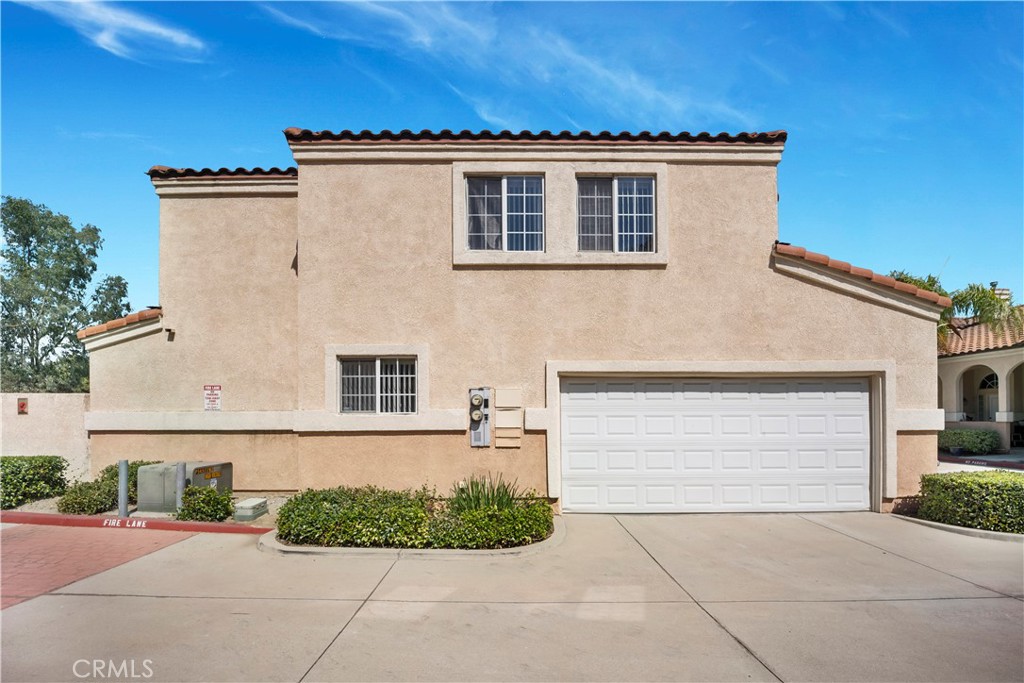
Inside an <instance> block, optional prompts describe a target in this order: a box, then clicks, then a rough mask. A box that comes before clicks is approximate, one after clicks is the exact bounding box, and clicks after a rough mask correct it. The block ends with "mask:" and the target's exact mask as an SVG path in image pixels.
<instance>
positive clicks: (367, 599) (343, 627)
mask: <svg viewBox="0 0 1024 683" xmlns="http://www.w3.org/2000/svg"><path fill="white" fill-rule="evenodd" d="M396 564H398V560H397V559H395V561H394V562H392V563H391V566H389V567H388V570H387V571H386V572H384V575H383V576H382V577H380V581H378V582H377V585H375V586H374V587H373V590H371V591H370V592H369V594H368V595H367V596H366V597H365V598H363V601H362V602H361V603H359V607H356V610H355V611H354V612H353V613H352V616H350V617H349V618H348V621H346V622H345V625H344V626H342V627H341V630H340V631H338V632H337V633H336V634H334V637H333V638H331V642H329V643H327V647H325V648H324V649H323V651H322V652H321V653H320V654H319V655H318V656H317V658H316V659H314V660H313V663H312V664H310V665H309V668H308V669H306V673H304V674H302V677H301V678H300V679H299V683H302V682H303V681H304V680H306V676H308V675H309V672H310V671H312V670H313V669H315V668H316V665H317V664H319V663H320V660H321V659H323V657H324V655H325V654H327V651H328V650H330V649H331V648H332V647H334V643H336V642H337V641H338V638H340V637H341V634H342V633H344V632H345V629H347V628H348V625H349V624H351V623H352V621H353V620H354V619H355V618H356V616H357V615H358V614H359V611H360V610H362V609H363V607H365V606H366V603H368V602H369V601H370V598H372V597H373V594H374V593H376V592H377V589H378V588H380V585H381V584H382V583H384V579H386V578H388V574H390V573H391V570H392V569H394V568H395V565H396Z"/></svg>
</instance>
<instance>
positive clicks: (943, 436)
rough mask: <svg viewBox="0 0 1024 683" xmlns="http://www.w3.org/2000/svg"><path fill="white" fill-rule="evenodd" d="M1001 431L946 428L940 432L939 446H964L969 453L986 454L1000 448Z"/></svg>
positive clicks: (946, 447) (949, 447)
mask: <svg viewBox="0 0 1024 683" xmlns="http://www.w3.org/2000/svg"><path fill="white" fill-rule="evenodd" d="M999 446H1000V441H999V432H997V431H995V430H994V429H944V430H942V431H941V432H939V448H942V449H945V450H947V451H948V450H949V449H951V448H962V449H964V450H965V451H967V452H968V453H973V454H975V455H986V454H988V453H991V452H992V451H995V450H999Z"/></svg>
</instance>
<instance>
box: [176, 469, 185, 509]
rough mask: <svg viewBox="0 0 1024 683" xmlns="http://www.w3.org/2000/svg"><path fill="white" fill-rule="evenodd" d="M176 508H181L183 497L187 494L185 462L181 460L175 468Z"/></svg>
mask: <svg viewBox="0 0 1024 683" xmlns="http://www.w3.org/2000/svg"><path fill="white" fill-rule="evenodd" d="M175 474H176V476H175V482H174V509H175V510H180V509H181V497H182V496H183V495H185V463H183V462H179V463H178V465H177V468H176V470H175Z"/></svg>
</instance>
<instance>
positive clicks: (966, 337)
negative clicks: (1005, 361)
mask: <svg viewBox="0 0 1024 683" xmlns="http://www.w3.org/2000/svg"><path fill="white" fill-rule="evenodd" d="M952 327H953V330H952V331H950V333H949V336H948V337H947V338H946V348H944V349H942V348H940V349H939V357H940V358H942V357H944V356H959V355H961V354H964V353H976V352H978V351H995V350H996V349H1009V348H1012V347H1014V346H1022V345H1024V331H1016V332H1015V331H1013V330H1011V329H1009V328H1006V329H1004V330H1003V331H1002V333H1001V334H998V335H997V334H995V333H993V332H992V329H991V328H990V327H989V326H988V325H986V324H984V323H979V322H978V320H977V318H953V323H952Z"/></svg>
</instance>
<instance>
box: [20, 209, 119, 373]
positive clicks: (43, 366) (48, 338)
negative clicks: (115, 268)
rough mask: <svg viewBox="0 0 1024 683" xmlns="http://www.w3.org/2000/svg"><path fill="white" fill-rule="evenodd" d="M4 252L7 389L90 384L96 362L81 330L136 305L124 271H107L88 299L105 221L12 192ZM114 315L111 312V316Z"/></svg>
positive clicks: (101, 243)
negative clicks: (82, 219)
mask: <svg viewBox="0 0 1024 683" xmlns="http://www.w3.org/2000/svg"><path fill="white" fill-rule="evenodd" d="M0 223H2V229H3V237H4V244H3V248H2V251H0V256H2V258H3V264H2V267H0V287H2V295H0V299H2V313H3V320H2V322H0V350H2V353H3V356H2V358H0V386H2V388H3V390H4V391H44V392H58V391H88V388H89V364H88V359H87V357H86V354H85V348H84V347H83V346H82V344H81V342H79V341H78V338H77V337H76V335H75V333H76V332H77V331H78V330H80V329H82V328H83V327H86V326H88V325H89V324H90V323H92V322H101V321H100V320H98V319H97V317H96V314H99V315H107V314H108V313H110V312H116V313H117V315H115V316H113V317H120V315H123V314H124V311H126V310H127V308H128V303H127V300H126V291H125V290H126V283H125V282H124V279H123V278H120V277H114V278H106V279H105V280H103V282H101V283H100V286H99V287H98V288H97V290H96V293H95V294H94V295H93V297H92V301H91V304H92V306H87V305H86V303H85V299H86V294H87V292H88V289H89V286H90V284H91V282H92V277H93V274H94V273H95V272H96V256H97V254H98V253H99V250H100V248H101V246H102V245H103V239H102V238H101V237H100V231H99V228H97V227H96V226H94V225H85V226H83V227H81V228H79V229H76V228H75V227H74V226H73V225H72V224H71V220H70V219H69V218H68V217H67V216H64V215H62V214H57V213H54V212H52V211H50V210H49V209H48V208H47V207H45V206H43V205H41V204H34V203H33V202H31V201H29V200H27V199H20V198H16V197H4V198H3V204H2V206H0ZM105 319H109V318H105Z"/></svg>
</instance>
